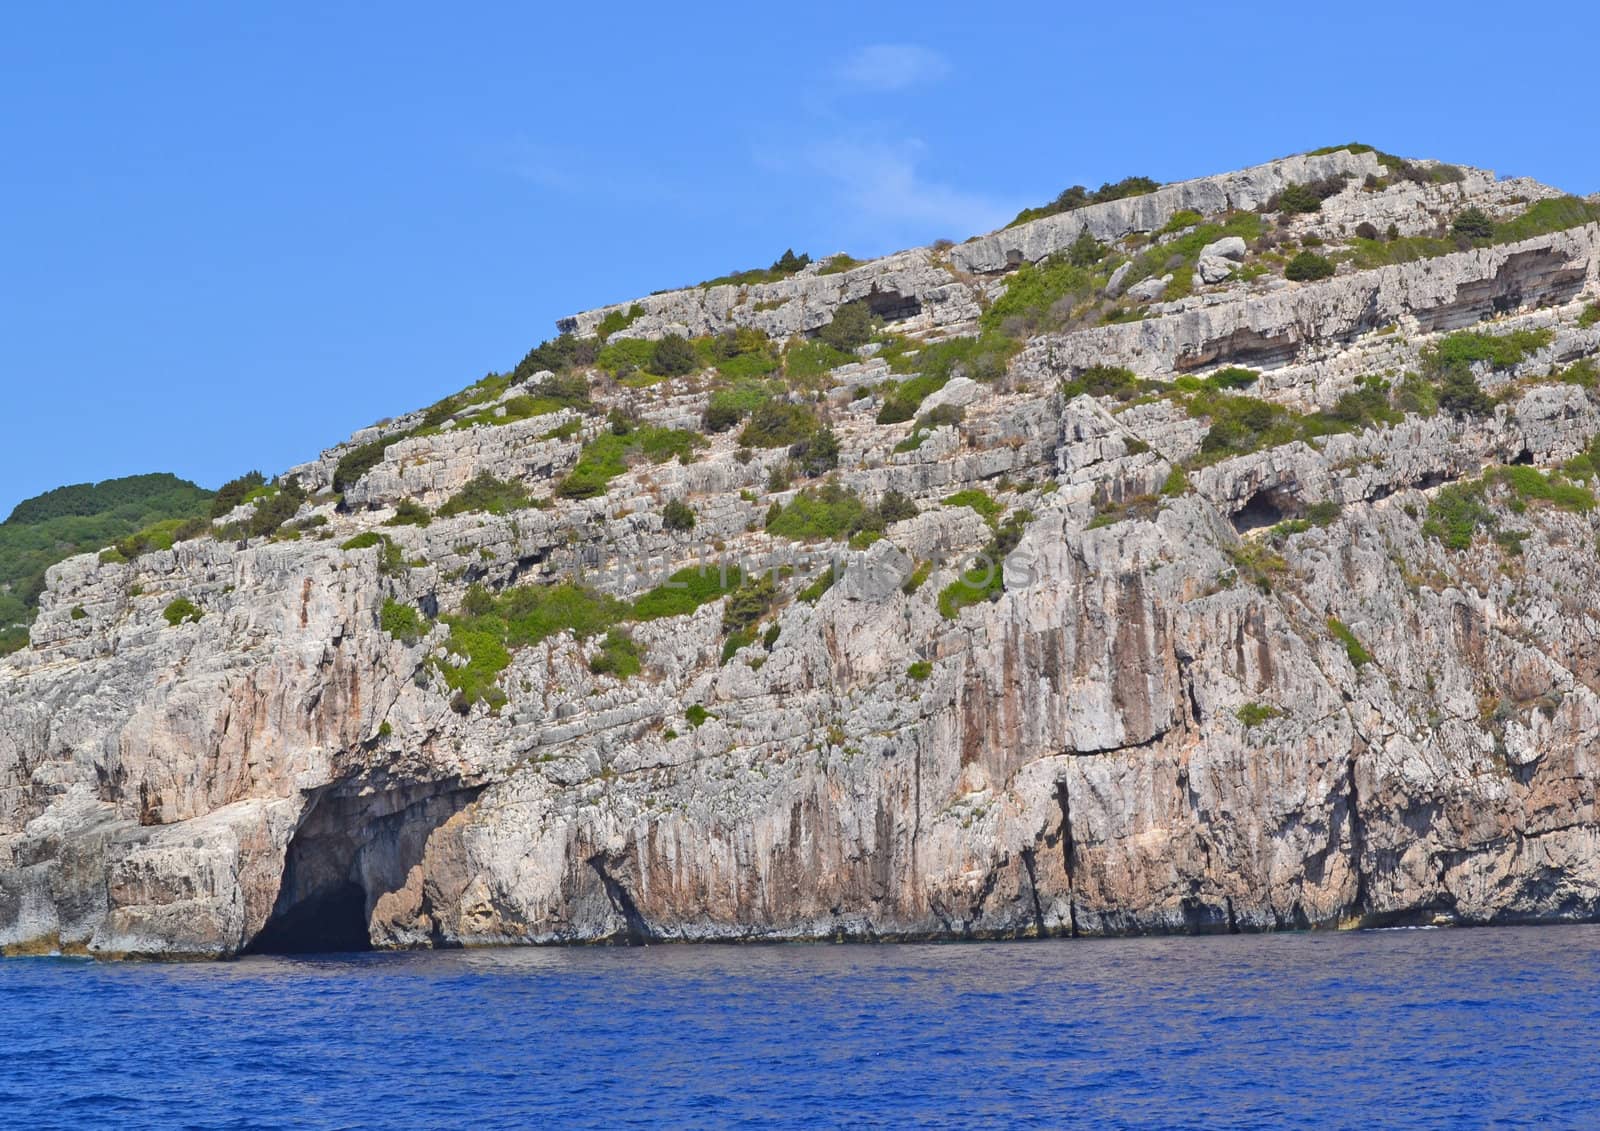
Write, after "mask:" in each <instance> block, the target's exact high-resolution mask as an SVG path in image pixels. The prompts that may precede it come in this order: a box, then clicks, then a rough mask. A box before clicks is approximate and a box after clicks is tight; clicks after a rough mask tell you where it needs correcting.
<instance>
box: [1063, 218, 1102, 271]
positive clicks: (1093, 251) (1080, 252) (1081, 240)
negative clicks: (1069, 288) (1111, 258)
mask: <svg viewBox="0 0 1600 1131" xmlns="http://www.w3.org/2000/svg"><path fill="white" fill-rule="evenodd" d="M1105 254H1106V249H1105V245H1104V244H1102V243H1101V242H1100V241H1099V240H1097V239H1095V238H1094V236H1092V235H1090V234H1089V229H1088V228H1085V229H1083V231H1081V232H1079V233H1078V238H1077V239H1075V240H1073V241H1072V246H1071V247H1069V248H1067V262H1069V263H1071V264H1072V265H1073V266H1074V267H1093V266H1094V265H1095V264H1096V263H1099V262H1100V260H1102V259H1104V258H1105Z"/></svg>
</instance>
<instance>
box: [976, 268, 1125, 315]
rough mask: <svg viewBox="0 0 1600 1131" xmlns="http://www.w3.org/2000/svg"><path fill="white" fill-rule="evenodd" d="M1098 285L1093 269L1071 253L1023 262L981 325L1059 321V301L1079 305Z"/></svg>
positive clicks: (1093, 293)
mask: <svg viewBox="0 0 1600 1131" xmlns="http://www.w3.org/2000/svg"><path fill="white" fill-rule="evenodd" d="M1098 289H1099V280H1097V278H1096V277H1095V275H1094V273H1093V272H1092V271H1090V270H1089V268H1088V267H1087V266H1085V265H1082V264H1078V263H1074V262H1073V260H1072V259H1071V257H1070V255H1060V256H1051V257H1049V258H1048V259H1045V260H1044V261H1042V262H1040V263H1038V264H1032V263H1024V264H1023V265H1022V266H1021V267H1019V268H1017V270H1016V271H1015V272H1014V273H1013V274H1012V275H1011V277H1010V279H1009V280H1008V281H1007V283H1006V290H1005V293H1004V294H1003V295H1001V296H1000V297H999V298H997V299H996V300H995V301H994V302H993V303H991V304H990V306H989V309H988V310H986V311H984V313H983V315H982V317H981V318H980V320H979V325H980V326H982V327H983V328H984V329H985V330H1001V329H1003V328H1004V327H1005V326H1006V324H1007V323H1008V321H1009V320H1011V319H1019V320H1021V322H1022V323H1023V324H1024V325H1025V326H1026V327H1027V328H1029V329H1039V328H1042V327H1046V326H1056V325H1060V324H1061V323H1062V322H1063V319H1062V318H1061V317H1060V316H1059V313H1058V312H1057V310H1056V308H1057V304H1063V303H1064V304H1067V305H1069V306H1075V305H1078V304H1079V303H1083V302H1086V301H1088V300H1089V299H1091V298H1093V297H1094V295H1095V293H1096V292H1097V291H1098Z"/></svg>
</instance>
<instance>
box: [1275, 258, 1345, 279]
mask: <svg viewBox="0 0 1600 1131" xmlns="http://www.w3.org/2000/svg"><path fill="white" fill-rule="evenodd" d="M1283 275H1284V278H1286V279H1288V280H1290V281H1291V282H1295V283H1309V282H1315V281H1316V280H1318V279H1327V278H1330V277H1331V276H1332V275H1333V261H1332V260H1330V259H1328V258H1327V257H1326V256H1322V255H1318V254H1317V253H1316V252H1314V251H1302V252H1301V253H1300V254H1299V255H1297V256H1295V257H1294V258H1293V259H1291V260H1289V266H1288V267H1286V268H1285V269H1284V272H1283Z"/></svg>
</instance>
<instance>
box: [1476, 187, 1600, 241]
mask: <svg viewBox="0 0 1600 1131" xmlns="http://www.w3.org/2000/svg"><path fill="white" fill-rule="evenodd" d="M1597 221H1600V204H1590V203H1589V202H1587V201H1584V200H1580V199H1579V198H1578V197H1575V196H1563V197H1557V198H1556V199H1554V200H1539V201H1535V202H1534V203H1533V204H1530V205H1529V206H1528V207H1527V209H1526V210H1525V211H1524V212H1523V213H1522V215H1520V216H1517V217H1515V218H1514V219H1511V220H1508V221H1506V222H1505V223H1504V224H1496V225H1495V230H1494V242H1495V243H1516V242H1518V241H1519V240H1530V239H1533V238H1534V237H1535V236H1542V235H1547V234H1549V233H1550V232H1564V231H1566V230H1567V229H1568V228H1577V227H1582V226H1583V225H1584V224H1593V223H1595V222H1597Z"/></svg>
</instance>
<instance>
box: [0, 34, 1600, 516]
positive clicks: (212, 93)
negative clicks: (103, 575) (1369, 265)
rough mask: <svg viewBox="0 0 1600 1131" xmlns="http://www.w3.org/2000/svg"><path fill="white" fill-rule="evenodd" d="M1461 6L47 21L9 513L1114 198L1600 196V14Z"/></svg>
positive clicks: (4, 137)
mask: <svg viewBox="0 0 1600 1131" xmlns="http://www.w3.org/2000/svg"><path fill="white" fill-rule="evenodd" d="M1423 8H1424V6H1420V5H1419V6H1403V5H1398V4H1394V3H1386V4H1382V5H1379V4H1367V3H1347V4H1343V5H1340V6H1338V7H1336V8H1328V7H1304V6H1303V7H1301V8H1299V9H1296V8H1294V7H1293V6H1292V5H1291V6H1285V5H1280V4H1271V5H1262V6H1260V7H1259V8H1253V9H1252V8H1247V7H1245V6H1237V7H1230V6H1224V5H1192V4H1182V5H1177V4H1174V5H1165V4H1139V5H1133V4H1105V5H1084V6H1078V5H1064V4H1060V3H1054V4H1037V5H1032V4H1007V5H985V4H976V3H971V2H968V3H962V4H948V5H941V4H936V3H917V4H898V3H878V4H872V5H866V4H860V3H859V2H857V3H851V4H830V3H812V4H807V5H798V6H797V5H773V6H768V5H751V4H738V5H699V6H694V7H692V8H691V7H689V6H682V5H657V4H649V5H645V4H637V5H635V4H625V3H617V4H579V5H570V4H564V5H548V6H546V5H537V6H536V5H527V4H494V3H485V4H481V5H475V6H472V10H471V11H470V12H469V13H468V14H466V15H462V14H460V13H459V12H452V13H448V14H447V13H446V12H445V10H444V9H442V8H440V7H438V6H433V5H430V6H424V5H413V4H404V3H399V4H390V5H384V6H378V5H371V4H363V5H355V4H340V3H319V4H315V5H313V4H309V3H304V4H302V3H281V4H273V5H266V4H254V5H213V4H198V3H196V4H182V3H155V4H149V5H130V4H117V5H112V4H104V5H95V4H86V3H85V4H72V5H13V6H12V7H11V8H10V9H9V11H8V12H7V14H6V16H5V29H4V34H3V35H0V107H3V109H0V153H3V155H4V156H3V165H0V169H3V172H0V404H3V405H4V411H5V414H6V421H7V425H8V426H7V427H6V429H5V442H4V444H3V445H0V515H4V514H5V513H8V512H9V510H10V508H11V506H12V505H14V504H15V503H16V502H17V501H18V500H20V499H22V498H24V497H26V496H28V495H31V494H35V493H37V492H38V491H41V490H45V489H48V488H50V487H53V486H57V485H60V484H62V483H68V482H79V481H83V480H91V479H100V478H105V477H108V476H113V475H123V474H132V473H137V472H144V471H155V470H170V471H175V472H177V473H179V474H182V475H185V476H189V477H191V478H194V479H197V480H199V481H200V482H202V483H203V484H205V485H207V486H215V485H216V484H217V483H219V482H220V481H222V480H224V479H226V478H229V477H231V476H232V475H234V474H236V473H238V472H240V471H244V470H247V469H248V468H250V467H260V468H261V469H262V470H264V471H267V472H274V471H278V470H282V469H283V468H284V467H286V466H288V465H290V464H293V463H296V462H299V461H301V460H303V459H305V458H309V457H310V456H312V455H314V454H315V453H316V452H317V451H319V450H320V449H322V448H324V447H327V446H329V445H331V444H333V443H335V442H336V441H338V440H340V439H341V438H343V437H344V436H346V435H348V434H349V433H350V432H351V431H352V430H354V429H356V428H359V427H362V426H364V425H366V424H370V423H371V422H372V421H373V420H375V419H377V418H379V417H382V416H385V415H389V414H393V413H397V412H401V411H404V410H406V409H408V408H413V407H416V406H419V405H422V404H426V403H429V402H431V401H433V400H435V399H437V398H438V397H440V396H442V395H444V394H445V393H448V392H451V391H453V390H455V389H457V388H460V387H462V386H464V385H466V384H468V383H470V382H471V381H473V380H476V379H477V378H478V377H480V376H482V375H483V374H484V373H485V372H488V371H490V370H496V369H503V368H506V367H508V366H510V365H511V364H513V363H514V362H515V361H516V360H517V359H518V358H519V357H520V356H521V355H522V354H523V353H524V352H525V351H526V350H527V349H528V348H529V347H530V346H532V345H534V344H536V343H537V342H538V341H540V340H541V339H543V338H545V337H547V336H549V335H550V334H552V333H553V326H552V323H553V320H554V319H555V318H557V317H559V316H560V315H563V314H567V313H570V312H573V311H576V310H580V309H583V308H585V307H589V306H595V305H599V304H602V303H606V302H614V301H621V300H624V299H628V298H632V297H636V296H638V295H640V294H643V293H646V292H649V291H652V290H657V289H660V288H663V287H668V286H673V285H676V284H684V283H692V282H695V281H697V280H699V279H703V278H706V277H709V276H712V275H715V274H720V273H722V272H724V271H728V270H731V269H736V268H743V267H750V266H762V265H765V264H767V263H769V262H771V260H772V259H774V258H775V257H776V256H777V255H778V254H779V253H780V252H782V251H783V249H784V248H785V247H789V246H793V247H794V248H796V249H797V250H803V251H809V252H811V253H812V254H813V255H822V254H826V253H829V252H833V251H840V250H844V251H849V252H852V253H853V254H855V255H858V256H864V255H869V254H877V253H882V252H887V251H892V250H895V249H897V248H901V247H907V246H912V245H916V244H921V243H926V242H928V241H930V240H933V239H936V238H939V237H950V238H956V239H959V238H962V237H964V236H966V235H970V234H972V233H974V232H976V231H980V230H984V229H987V228H990V227H993V226H995V225H997V224H999V223H1003V222H1004V221H1005V220H1006V219H1008V218H1009V217H1010V215H1011V214H1012V213H1014V212H1015V211H1016V210H1017V209H1018V208H1019V207H1021V206H1023V205H1026V204H1031V203H1037V202H1039V201H1042V200H1045V199H1048V198H1050V197H1052V196H1054V195H1055V193H1056V192H1058V191H1059V190H1060V189H1061V188H1062V187H1064V186H1066V185H1068V184H1071V183H1074V182H1082V183H1085V184H1088V185H1091V186H1093V185H1097V184H1099V183H1101V182H1102V181H1106V180H1115V179H1118V178H1120V177H1123V176H1126V175H1128V174H1131V173H1141V174H1145V175H1149V176H1153V177H1156V178H1158V179H1161V180H1176V179H1180V178H1184V177H1190V176H1198V175H1201V174H1204V173H1210V172H1218V171H1222V170H1226V169H1231V168H1236V167H1239V166H1242V165H1246V164H1251V163H1255V162H1258V161H1262V160H1266V159H1269V158H1271V157H1274V156H1279V155H1282V154H1286V153H1290V152H1295V151H1298V150H1303V149H1307V148H1311V147H1314V146H1319V145H1326V144H1331V143H1336V142H1341V141H1347V140H1351V139H1359V140H1362V141H1367V142H1370V143H1372V144H1376V145H1378V146H1379V147H1381V148H1384V149H1387V150H1390V151H1393V152H1397V153H1401V154H1404V155H1408V156H1437V157H1440V158H1443V159H1447V160H1454V161H1459V162H1463V163H1467V164H1473V165H1480V166H1486V167H1490V168H1494V169H1497V170H1499V171H1500V172H1502V173H1511V174H1528V175H1533V176H1537V177H1539V178H1540V179H1542V180H1545V181H1548V182H1550V183H1553V184H1557V185H1560V186H1562V187H1564V188H1568V189H1571V190H1574V191H1578V192H1583V193H1587V192H1593V191H1596V190H1600V147H1597V146H1596V144H1595V142H1596V137H1597V134H1596V127H1595V119H1594V109H1593V106H1594V98H1593V89H1592V85H1591V83H1592V79H1591V77H1590V75H1589V70H1590V68H1585V67H1583V66H1580V65H1574V61H1575V60H1577V59H1578V57H1579V54H1581V52H1582V51H1583V50H1584V49H1585V47H1586V46H1588V45H1592V44H1593V43H1595V42H1597V41H1600V14H1597V11H1596V9H1595V8H1594V7H1593V6H1592V5H1588V4H1577V3H1572V4H1552V5H1548V6H1542V7H1541V8H1540V10H1539V12H1538V14H1537V17H1536V18H1533V17H1530V18H1527V19H1522V18H1520V17H1519V15H1518V14H1517V12H1514V11H1508V10H1506V9H1503V8H1497V9H1490V8H1488V7H1486V6H1481V5H1476V4H1470V3H1468V4H1460V5H1451V6H1448V7H1445V6H1431V5H1430V6H1426V8H1427V9H1429V10H1420V9H1423ZM1295 12H1303V13H1304V15H1294V14H1291V13H1295ZM1575 52H1577V53H1578V54H1574V53H1575Z"/></svg>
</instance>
